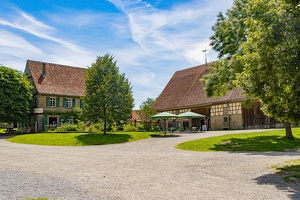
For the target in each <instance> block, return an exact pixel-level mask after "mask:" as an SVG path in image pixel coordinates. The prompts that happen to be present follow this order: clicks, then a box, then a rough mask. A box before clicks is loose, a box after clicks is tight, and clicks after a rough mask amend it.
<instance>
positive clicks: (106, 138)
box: [75, 133, 132, 145]
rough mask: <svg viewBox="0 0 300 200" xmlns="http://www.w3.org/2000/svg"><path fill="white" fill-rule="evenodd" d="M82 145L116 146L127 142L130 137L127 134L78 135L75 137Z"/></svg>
mask: <svg viewBox="0 0 300 200" xmlns="http://www.w3.org/2000/svg"><path fill="white" fill-rule="evenodd" d="M75 138H76V139H78V140H79V141H80V142H81V143H83V144H84V145H103V144H118V143H125V142H129V141H130V140H131V139H132V137H131V136H130V135H128V134H113V133H107V134H106V135H104V134H96V133H91V134H85V135H79V136H76V137H75Z"/></svg>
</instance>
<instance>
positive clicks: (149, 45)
mask: <svg viewBox="0 0 300 200" xmlns="http://www.w3.org/2000/svg"><path fill="white" fill-rule="evenodd" d="M232 3H233V0H225V1H224V0H84V1H82V0H0V64H1V65H4V66H6V67H9V68H13V69H17V70H20V71H24V69H25V65H26V61H27V60H35V61H42V62H49V63H56V64H63V65H69V66H75V67H82V68H88V67H90V66H91V64H92V63H93V62H95V60H96V58H97V56H103V55H105V54H110V55H112V56H113V57H114V59H115V61H117V66H118V67H119V70H120V73H124V74H125V76H126V77H127V78H128V80H129V82H130V83H131V86H132V91H133V97H134V99H135V107H134V109H139V108H140V105H141V103H142V102H144V101H146V100H147V98H154V99H155V98H157V97H158V96H159V95H160V93H161V92H162V90H163V89H164V87H165V86H166V84H167V83H168V81H169V80H170V79H171V77H172V76H173V74H174V73H175V72H176V71H178V70H183V69H186V68H190V67H194V66H197V65H201V64H204V63H205V53H204V52H203V50H205V49H206V50H207V51H206V56H207V61H208V62H211V61H214V60H217V53H216V52H215V51H214V50H212V48H211V47H210V46H209V43H210V40H209V37H210V36H211V35H212V34H213V32H212V30H211V27H212V26H213V24H214V23H215V22H216V16H217V14H218V13H219V12H220V11H221V12H225V11H226V10H227V9H229V8H230V7H231V6H232Z"/></svg>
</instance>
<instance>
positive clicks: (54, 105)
mask: <svg viewBox="0 0 300 200" xmlns="http://www.w3.org/2000/svg"><path fill="white" fill-rule="evenodd" d="M50 107H56V98H53V97H50Z"/></svg>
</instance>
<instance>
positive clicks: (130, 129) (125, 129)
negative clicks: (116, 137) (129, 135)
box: [123, 124, 138, 132]
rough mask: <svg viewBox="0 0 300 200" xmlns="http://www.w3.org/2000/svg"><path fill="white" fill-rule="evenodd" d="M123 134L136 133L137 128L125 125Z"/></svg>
mask: <svg viewBox="0 0 300 200" xmlns="http://www.w3.org/2000/svg"><path fill="white" fill-rule="evenodd" d="M123 130H124V131H125V132H136V131H138V128H137V127H135V126H133V125H131V124H126V125H125V126H124V129H123Z"/></svg>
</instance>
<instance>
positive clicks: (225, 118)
mask: <svg viewBox="0 0 300 200" xmlns="http://www.w3.org/2000/svg"><path fill="white" fill-rule="evenodd" d="M208 72H209V71H208V67H207V65H200V66H196V67H192V68H188V69H184V70H180V71H177V72H175V74H174V75H173V76H172V78H171V79H170V81H169V82H168V84H167V85H166V87H165V88H164V90H163V91H162V93H161V94H160V95H159V97H158V98H157V99H156V101H155V103H154V104H153V108H154V109H155V110H156V111H158V112H165V111H167V112H170V113H173V114H181V113H184V112H186V111H192V112H195V113H199V114H202V115H205V116H206V118H191V119H181V120H178V119H177V120H174V119H173V120H168V126H169V127H178V126H181V127H183V128H187V127H195V128H197V129H198V130H199V129H201V128H202V127H203V125H206V127H207V128H208V129H209V130H223V129H251V128H271V127H283V124H282V123H280V122H278V121H276V120H275V119H274V118H270V117H268V116H265V115H264V114H263V112H262V111H261V110H260V103H259V101H257V100H255V101H252V102H251V103H250V104H251V105H250V106H245V100H246V97H245V96H244V95H243V91H242V89H239V88H236V89H233V90H231V91H228V92H227V93H226V95H225V96H223V97H219V98H214V97H207V96H206V94H205V91H204V90H203V89H204V84H202V83H201V82H200V81H199V80H200V79H201V78H202V77H203V76H204V75H205V74H207V73H208Z"/></svg>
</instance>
